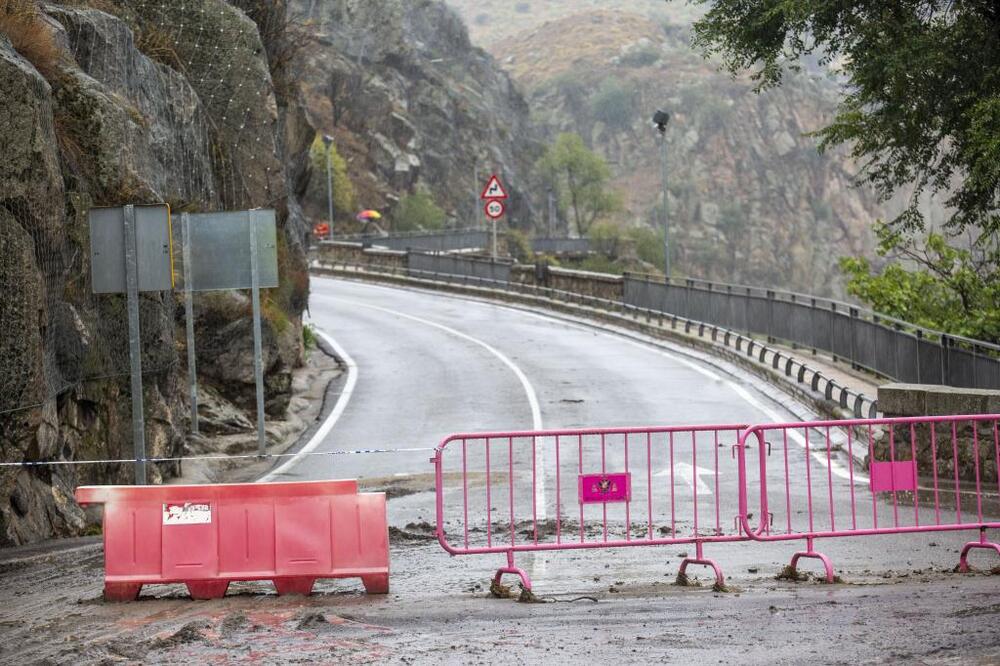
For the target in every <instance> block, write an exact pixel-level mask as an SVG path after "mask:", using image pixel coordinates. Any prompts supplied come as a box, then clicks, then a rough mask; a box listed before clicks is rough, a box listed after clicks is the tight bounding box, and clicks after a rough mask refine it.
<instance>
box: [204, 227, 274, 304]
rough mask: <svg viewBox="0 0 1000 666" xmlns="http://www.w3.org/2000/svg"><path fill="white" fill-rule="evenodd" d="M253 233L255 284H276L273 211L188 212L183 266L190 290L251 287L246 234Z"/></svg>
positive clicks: (264, 285) (266, 285) (264, 286)
mask: <svg viewBox="0 0 1000 666" xmlns="http://www.w3.org/2000/svg"><path fill="white" fill-rule="evenodd" d="M251 230H253V232H254V233H255V234H256V236H257V251H258V256H257V265H258V272H259V287H260V288H261V289H270V288H273V287H277V286H278V240H277V225H276V222H275V215H274V211H273V210H250V211H241V212H236V213H200V214H194V213H192V214H191V215H190V229H189V237H188V239H187V241H186V242H187V243H189V244H190V252H191V255H190V256H191V265H190V266H185V267H184V274H185V279H190V280H191V289H192V290H193V291H217V290H223V289H252V288H253V286H254V284H253V276H252V274H251V257H250V233H251ZM185 286H186V285H185Z"/></svg>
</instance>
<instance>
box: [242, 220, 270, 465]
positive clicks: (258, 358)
mask: <svg viewBox="0 0 1000 666" xmlns="http://www.w3.org/2000/svg"><path fill="white" fill-rule="evenodd" d="M246 216H247V230H248V232H249V234H250V291H251V298H252V299H253V375H254V383H255V384H256V389H257V451H258V453H260V455H264V454H265V453H267V439H266V437H265V434H264V360H263V355H264V351H263V344H262V342H261V330H260V267H259V260H258V256H257V255H258V248H257V227H256V225H255V224H253V220H251V218H250V213H247V214H246Z"/></svg>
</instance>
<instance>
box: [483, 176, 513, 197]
mask: <svg viewBox="0 0 1000 666" xmlns="http://www.w3.org/2000/svg"><path fill="white" fill-rule="evenodd" d="M480 198H481V199H486V200H489V199H506V198H507V190H505V189H504V188H503V185H502V184H501V183H500V179H499V178H497V177H496V176H493V177H491V178H490V182H488V183H486V189H485V190H483V193H482V194H481V195H480Z"/></svg>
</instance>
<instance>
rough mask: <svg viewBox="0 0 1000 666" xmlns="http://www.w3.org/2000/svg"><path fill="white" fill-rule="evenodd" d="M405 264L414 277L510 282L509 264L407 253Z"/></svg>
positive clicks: (453, 256)
mask: <svg viewBox="0 0 1000 666" xmlns="http://www.w3.org/2000/svg"><path fill="white" fill-rule="evenodd" d="M406 263H407V268H408V270H409V272H411V273H413V274H415V275H420V274H425V273H431V274H435V275H446V276H450V277H451V279H457V280H462V279H463V278H465V277H474V278H481V279H486V280H491V281H494V282H510V268H511V264H510V263H509V262H499V261H490V260H488V259H474V258H472V257H462V256H456V255H453V254H426V253H423V252H407V255H406Z"/></svg>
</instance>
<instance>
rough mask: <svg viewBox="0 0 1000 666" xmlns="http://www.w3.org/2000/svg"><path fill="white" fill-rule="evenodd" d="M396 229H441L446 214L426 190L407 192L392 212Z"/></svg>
mask: <svg viewBox="0 0 1000 666" xmlns="http://www.w3.org/2000/svg"><path fill="white" fill-rule="evenodd" d="M392 219H393V229H395V230H396V231H422V230H434V229H443V228H444V223H445V220H446V219H447V216H446V215H445V212H444V211H443V210H441V208H440V207H439V206H438V205H437V204H436V203H434V198H433V197H431V195H430V194H428V193H426V192H416V193H414V194H408V195H406V196H405V197H403V198H402V199H400V200H399V203H398V204H397V205H396V209H395V210H394V211H393V213H392Z"/></svg>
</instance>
